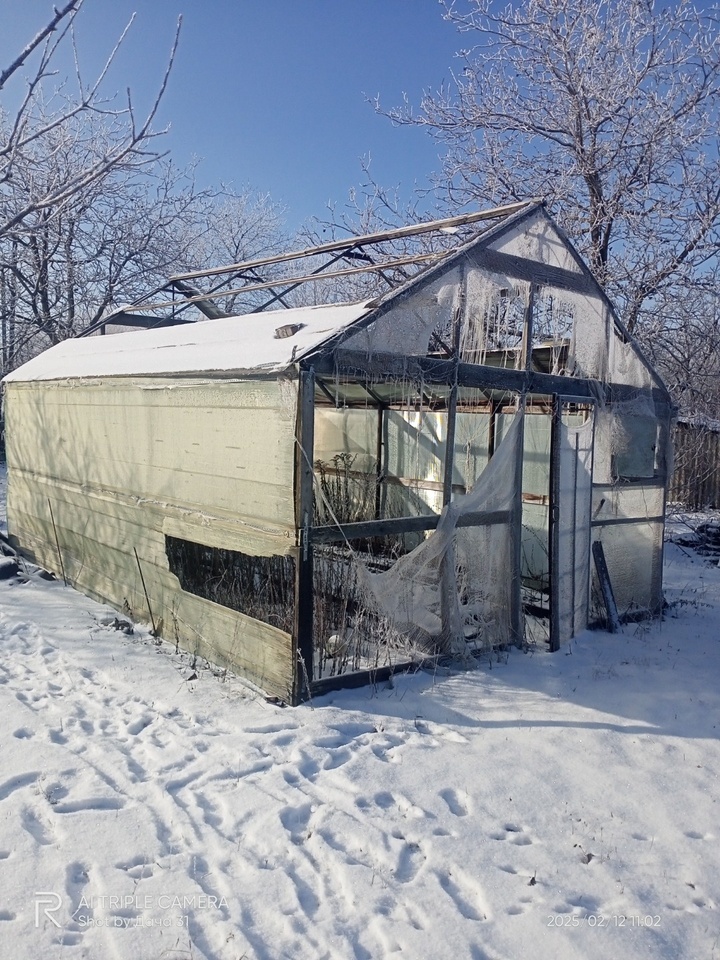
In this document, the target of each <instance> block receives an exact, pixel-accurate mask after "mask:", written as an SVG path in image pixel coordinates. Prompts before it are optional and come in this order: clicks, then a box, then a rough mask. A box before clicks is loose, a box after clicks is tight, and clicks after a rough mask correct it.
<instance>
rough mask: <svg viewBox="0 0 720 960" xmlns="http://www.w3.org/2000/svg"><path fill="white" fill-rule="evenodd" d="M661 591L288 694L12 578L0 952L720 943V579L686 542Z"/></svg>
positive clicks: (1, 668)
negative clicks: (452, 654) (556, 646)
mask: <svg viewBox="0 0 720 960" xmlns="http://www.w3.org/2000/svg"><path fill="white" fill-rule="evenodd" d="M667 594H668V599H669V600H671V601H673V602H674V606H673V607H672V609H671V611H670V613H669V615H668V618H667V619H666V620H665V621H664V622H662V623H656V624H652V625H647V624H643V625H640V626H631V627H626V628H625V629H624V631H623V633H622V634H621V635H620V636H610V635H607V634H604V633H586V634H583V635H582V636H581V637H579V638H577V639H576V640H575V641H573V643H572V644H571V645H570V646H568V647H567V648H566V649H564V650H563V651H562V652H561V653H560V654H556V655H550V654H547V653H544V652H541V651H537V652H535V653H529V654H522V653H520V652H513V653H512V654H510V655H509V657H507V658H506V659H505V660H504V661H503V662H495V663H493V664H492V668H490V667H489V666H488V664H485V665H482V666H480V667H479V668H478V669H477V670H475V671H474V672H467V673H460V672H458V673H453V674H450V673H437V674H435V675H434V676H433V675H430V674H427V673H418V674H416V675H415V676H407V677H401V678H397V679H396V680H395V682H394V685H392V686H385V685H383V686H382V687H380V688H378V689H372V690H370V689H364V690H360V691H353V692H344V693H340V694H335V695H332V696H327V697H324V698H323V699H322V700H316V701H315V702H314V703H313V704H312V705H306V706H303V707H300V708H297V709H291V708H286V709H282V708H280V707H278V706H275V705H272V704H268V703H266V702H265V700H264V699H263V698H262V697H260V696H256V695H255V694H254V693H253V692H252V691H250V690H248V689H247V688H246V687H244V686H243V685H242V684H241V683H239V682H238V681H236V680H234V679H232V678H224V679H223V678H220V677H217V676H215V675H214V674H213V673H212V672H211V671H210V670H209V669H207V668H206V667H205V668H202V667H201V666H200V665H198V664H196V665H195V667H194V669H193V667H192V665H191V664H190V663H189V662H188V659H187V658H184V657H183V656H182V655H177V654H176V653H175V652H174V649H173V648H172V647H171V646H168V645H165V644H163V645H160V646H158V645H156V644H155V642H154V641H153V640H152V639H151V638H150V637H149V636H148V634H147V633H146V632H143V631H142V630H139V629H138V630H136V632H135V633H134V634H133V635H132V636H127V635H125V634H123V633H122V632H120V631H119V630H118V629H116V628H114V627H113V626H112V625H111V623H107V622H106V623H105V624H103V621H104V620H105V621H112V619H113V617H114V614H113V615H111V616H108V613H109V611H108V610H107V609H106V608H102V607H100V606H98V605H95V604H93V603H91V602H90V601H88V600H86V599H85V598H84V597H82V596H80V595H79V594H77V593H75V592H74V591H73V590H72V589H70V588H67V587H64V586H63V585H62V584H61V583H48V582H46V581H44V580H42V579H40V578H39V577H38V575H37V573H35V572H30V575H29V579H28V580H27V582H24V583H19V582H17V581H5V582H2V583H0V652H1V655H0V709H1V710H2V714H1V715H2V718H3V733H2V738H3V751H2V764H1V766H0V944H2V951H1V953H2V956H3V957H8V958H10V957H12V958H14V960H24V958H27V960H38V958H43V960H53V958H56V957H57V958H68V960H72V958H76V957H77V958H80V957H86V958H92V960H96V958H97V960H100V958H102V960H105V958H121V960H181V958H182V960H190V958H192V960H201V958H206V960H239V958H242V957H245V958H257V960H277V958H288V960H304V958H308V960H319V958H358V960H361V958H362V960H365V958H368V960H370V958H373V960H374V958H385V957H388V956H391V955H394V956H404V957H409V958H413V960H417V958H470V960H491V958H492V960H496V958H497V960H499V958H503V960H516V958H525V957H528V958H532V960H544V958H548V960H551V958H552V960H571V958H572V960H575V958H579V957H581V958H598V960H600V958H602V960H608V958H610V960H612V958H625V957H627V958H668V960H676V958H692V960H717V958H720V822H719V820H720V818H719V816H718V814H719V811H718V803H717V801H718V771H719V770H720V749H719V748H718V732H719V731H720V711H719V709H718V708H719V706H720V692H719V689H718V678H719V677H720V639H719V637H718V629H717V622H718V621H717V617H718V610H720V571H719V570H718V569H717V568H716V567H714V566H710V565H709V564H707V563H706V562H705V561H703V560H701V559H699V558H698V557H696V556H694V555H693V553H692V551H691V550H683V549H681V548H678V547H675V546H669V548H668V551H667ZM194 674H195V675H196V678H193V675H194Z"/></svg>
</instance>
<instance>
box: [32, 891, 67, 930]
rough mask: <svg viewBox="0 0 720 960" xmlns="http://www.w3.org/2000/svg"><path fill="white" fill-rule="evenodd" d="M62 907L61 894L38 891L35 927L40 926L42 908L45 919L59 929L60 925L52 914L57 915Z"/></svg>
mask: <svg viewBox="0 0 720 960" xmlns="http://www.w3.org/2000/svg"><path fill="white" fill-rule="evenodd" d="M61 906H62V897H61V896H60V894H59V893H53V892H52V891H47V890H39V891H37V892H36V893H35V926H36V927H39V926H40V908H41V907H42V912H43V915H44V916H45V919H46V920H49V921H50V923H54V924H55V926H56V927H59V926H60V924H59V923H58V921H57V920H56V919H55V917H53V916H52V914H53V913H57V911H58V910H59V909H60V907H61Z"/></svg>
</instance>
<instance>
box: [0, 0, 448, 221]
mask: <svg viewBox="0 0 720 960" xmlns="http://www.w3.org/2000/svg"><path fill="white" fill-rule="evenodd" d="M55 2H56V3H57V2H58V0H55ZM51 6H52V4H51V0H0V13H1V15H2V21H1V22H2V30H1V31H0V66H4V65H5V64H6V63H7V62H9V59H11V57H12V55H14V54H15V53H16V52H17V50H18V49H20V46H21V45H22V43H23V42H24V41H25V40H26V39H28V38H29V37H30V36H31V35H32V34H33V33H34V31H35V30H36V29H37V28H38V27H39V26H40V25H41V24H42V23H43V22H44V20H45V19H46V17H47V15H48V12H49V11H50V10H51ZM134 11H135V12H136V14H137V15H136V21H135V24H134V26H133V29H132V32H131V34H130V36H129V38H128V41H127V43H126V44H125V48H124V50H123V55H122V57H121V58H120V60H119V61H118V63H117V64H116V67H115V69H114V71H113V73H112V75H111V77H110V82H109V84H108V89H109V90H112V91H114V90H123V89H124V88H125V86H127V85H128V84H129V85H130V86H131V88H132V90H133V95H134V97H135V99H136V100H137V101H138V102H145V101H146V100H147V98H148V97H149V95H150V94H151V92H152V91H153V90H154V89H155V88H156V86H157V83H158V81H159V78H160V76H161V74H162V65H163V61H164V58H165V56H166V54H167V51H168V50H169V48H170V44H171V40H172V35H173V31H174V24H175V21H176V19H177V16H178V14H180V13H182V14H183V18H184V23H183V30H182V39H181V45H180V51H179V54H178V58H177V62H176V66H175V70H174V71H173V75H172V78H171V82H170V88H169V90H168V93H167V96H166V99H165V101H164V104H163V109H162V114H161V121H162V123H169V124H170V126H171V134H170V136H169V137H168V140H167V145H168V146H169V147H170V149H171V152H172V155H173V157H174V159H175V160H176V162H177V163H178V164H180V165H184V164H185V163H187V162H188V161H189V160H190V159H191V158H192V157H193V156H197V157H201V158H203V159H202V163H201V165H200V168H199V180H200V181H201V182H202V183H203V184H205V183H207V184H210V183H218V182H219V181H225V182H230V183H233V184H234V185H235V186H236V187H237V188H240V187H242V186H244V185H249V186H251V187H253V188H255V189H257V190H258V191H261V192H267V193H269V194H270V195H271V196H272V197H273V199H274V200H276V201H278V202H282V203H283V204H284V205H285V206H286V207H287V214H286V218H287V224H288V227H290V228H294V227H296V226H297V225H298V224H300V223H301V222H302V221H303V220H305V219H306V218H308V217H310V216H312V215H317V216H320V217H322V216H323V215H324V213H325V212H326V205H327V203H328V201H335V202H336V203H337V204H338V206H340V205H341V204H342V203H343V202H344V201H345V200H346V198H347V195H348V190H349V188H350V187H351V186H352V185H354V184H359V183H360V181H361V179H362V175H361V168H360V158H361V157H363V156H365V155H370V156H371V158H372V170H373V171H374V175H375V178H376V180H377V181H378V182H380V183H382V184H383V185H385V186H399V187H400V189H401V192H402V193H403V194H404V195H405V196H406V197H407V196H409V195H410V193H411V191H412V188H413V185H414V184H415V183H416V182H417V183H418V184H423V183H425V182H426V178H427V176H428V174H430V173H431V172H432V171H433V170H436V169H438V167H439V166H440V163H439V159H438V148H437V146H436V145H435V144H434V143H433V141H432V140H431V139H430V137H429V136H428V135H427V134H425V133H424V132H423V131H421V130H418V129H415V128H407V127H403V128H397V127H393V126H392V124H391V123H390V121H388V120H386V119H385V118H384V117H381V116H378V115H377V114H376V113H375V112H374V110H373V108H372V107H371V106H370V105H369V104H368V103H367V102H366V97H373V96H375V95H377V94H379V95H380V97H381V100H382V102H383V104H384V105H387V106H388V107H390V106H395V105H397V104H399V103H400V101H401V99H402V93H403V91H407V93H408V95H409V96H410V98H411V101H412V102H413V103H416V104H417V103H418V101H419V99H420V96H421V93H422V91H423V89H425V88H428V87H432V88H437V87H438V86H439V85H440V84H441V82H442V81H443V79H447V78H448V77H449V75H450V70H451V67H452V64H453V56H454V53H455V52H456V51H457V50H458V49H459V48H460V47H461V46H462V38H461V37H460V36H459V35H458V33H457V31H456V30H455V28H454V27H453V26H452V25H451V24H448V23H446V22H445V21H444V20H443V19H442V9H441V7H440V5H439V3H437V2H436V0H334V2H333V0H86V4H85V7H84V9H83V11H82V13H81V15H80V18H79V20H78V36H79V46H80V52H81V58H82V61H83V63H84V64H86V65H87V70H88V73H89V71H90V70H91V68H92V67H93V66H95V65H96V64H97V63H98V62H99V61H100V60H101V58H103V57H104V56H106V55H107V53H108V51H109V50H110V48H111V46H112V43H113V41H114V39H115V38H116V37H117V36H118V34H119V33H120V31H121V30H122V27H123V26H124V24H125V23H126V22H127V20H128V19H129V17H130V15H131V14H132V13H133V12H134Z"/></svg>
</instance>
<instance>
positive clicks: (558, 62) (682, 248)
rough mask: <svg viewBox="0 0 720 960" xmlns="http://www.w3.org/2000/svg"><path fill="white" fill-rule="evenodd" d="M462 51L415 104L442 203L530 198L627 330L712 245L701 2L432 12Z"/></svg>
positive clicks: (708, 45)
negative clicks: (440, 165) (448, 73)
mask: <svg viewBox="0 0 720 960" xmlns="http://www.w3.org/2000/svg"><path fill="white" fill-rule="evenodd" d="M444 6H445V16H446V18H447V19H448V20H450V21H451V22H452V23H454V24H455V25H456V26H457V28H458V29H459V31H460V33H461V35H462V36H463V38H464V39H466V40H467V46H466V48H465V49H464V50H462V51H461V52H460V54H459V59H460V66H459V68H458V69H457V70H455V72H454V73H453V74H452V77H451V80H450V81H449V82H448V83H447V84H445V85H444V86H442V87H441V89H439V90H438V91H435V92H433V91H428V92H426V93H425V95H424V96H423V97H422V100H421V102H420V105H419V108H417V109H415V108H413V106H412V105H411V103H410V101H409V100H406V102H405V104H404V105H403V106H402V107H400V108H398V109H395V110H391V111H389V116H390V117H391V118H392V119H393V120H394V121H395V122H397V123H401V124H408V123H410V124H416V125H420V126H422V127H425V128H426V129H427V130H428V132H429V133H430V134H431V135H432V136H433V137H434V138H435V139H436V140H437V141H438V142H439V143H440V144H442V145H443V146H444V147H445V160H444V170H443V172H442V177H441V178H439V180H438V182H439V183H441V184H442V186H443V188H444V189H445V190H446V191H447V198H448V200H449V201H450V203H451V204H452V205H453V206H454V207H457V206H463V205H466V204H469V203H473V204H474V203H477V202H480V203H483V204H487V203H491V204H495V203H500V202H503V201H506V200H509V199H521V198H527V197H528V196H533V195H534V196H538V197H544V198H545V199H546V200H547V201H548V202H549V204H550V207H551V209H552V212H553V214H554V215H555V216H556V218H558V219H559V221H560V222H561V223H562V224H563V225H564V226H565V228H566V230H567V231H568V233H569V235H570V236H571V238H572V239H573V240H574V241H575V242H576V243H577V244H578V246H579V247H580V249H581V250H582V252H583V253H584V254H585V256H586V257H587V259H588V261H589V263H590V265H591V267H592V269H593V271H594V273H595V275H596V277H597V278H598V280H599V281H600V282H601V283H602V284H603V285H604V286H605V287H606V288H607V289H608V291H609V293H610V294H611V296H613V297H614V298H615V299H616V301H617V302H618V304H619V306H620V308H621V311H622V313H623V316H624V318H625V321H626V323H627V325H628V327H629V328H630V329H631V330H633V329H636V331H637V333H638V334H639V335H640V334H641V333H642V328H643V325H644V324H645V323H646V315H651V314H652V313H653V312H654V311H656V310H657V309H658V307H659V306H660V305H662V303H663V302H664V301H666V299H667V297H668V295H669V294H671V293H673V292H674V291H675V292H676V291H678V289H682V288H684V289H688V288H692V287H693V286H694V285H695V282H696V280H697V278H698V277H700V278H702V277H703V275H704V273H705V271H706V270H707V268H708V265H709V264H711V263H712V261H714V259H716V258H717V254H718V243H719V239H720V230H719V225H720V162H719V158H718V122H719V119H720V111H719V110H718V106H719V105H720V40H719V37H718V9H717V6H712V7H708V6H703V7H702V8H701V9H696V8H695V7H694V6H693V5H692V3H691V2H690V0H672V2H668V3H659V2H658V3H653V0H521V2H515V3H512V4H510V5H508V6H506V7H504V8H501V7H500V5H499V4H498V3H496V2H494V0H457V2H446V3H445V4H444Z"/></svg>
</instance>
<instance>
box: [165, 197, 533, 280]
mask: <svg viewBox="0 0 720 960" xmlns="http://www.w3.org/2000/svg"><path fill="white" fill-rule="evenodd" d="M541 203H542V201H540V200H522V201H519V202H517V203H508V204H505V206H502V207H494V208H492V209H491V210H479V211H478V212H476V213H466V214H462V215H461V216H458V217H447V218H445V219H443V220H427V221H425V222H424V223H412V224H409V225H408V226H405V227H399V228H397V229H395V230H383V231H382V232H380V233H366V234H363V235H361V236H359V237H345V239H343V240H331V241H329V242H328V243H323V244H320V245H319V246H317V247H306V248H304V249H302V250H295V251H292V252H291V253H281V254H277V255H275V256H272V257H263V258H261V259H259V260H244V261H241V262H240V263H231V264H228V265H227V266H224V267H215V268H211V269H209V270H195V271H193V272H192V273H179V274H177V275H176V276H174V277H171V278H170V279H171V280H195V279H197V278H199V277H213V276H216V275H219V274H222V273H235V272H237V271H239V270H248V269H250V268H254V267H265V266H267V265H269V264H271V263H286V262H288V261H290V260H299V259H301V258H302V257H314V256H317V255H318V254H322V253H334V252H335V251H336V250H344V249H345V248H347V249H348V250H353V249H355V248H356V247H364V246H369V245H370V244H372V243H383V242H385V241H388V240H402V239H404V238H405V237H416V236H420V235H421V234H423V233H433V232H434V231H436V230H447V229H451V228H452V227H462V226H465V225H467V224H471V223H479V222H481V221H482V220H496V219H498V218H500V217H509V216H511V215H512V214H514V213H518V212H519V211H520V210H524V209H530V207H533V206H539V205H540V204H541Z"/></svg>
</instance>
